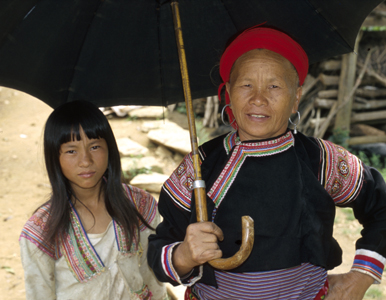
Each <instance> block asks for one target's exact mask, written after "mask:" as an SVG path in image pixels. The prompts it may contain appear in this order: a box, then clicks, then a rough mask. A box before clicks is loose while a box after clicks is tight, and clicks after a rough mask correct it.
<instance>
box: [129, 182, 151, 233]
mask: <svg viewBox="0 0 386 300" xmlns="http://www.w3.org/2000/svg"><path fill="white" fill-rule="evenodd" d="M123 187H124V189H125V191H126V193H127V196H128V197H129V199H130V200H131V201H132V202H133V204H134V205H135V207H136V208H137V210H138V212H139V213H140V214H141V215H142V217H143V218H144V219H145V220H146V222H148V223H149V224H150V223H151V222H152V221H153V219H154V218H155V215H156V213H157V202H156V201H155V199H154V198H153V196H152V195H150V194H149V193H148V192H146V191H144V190H141V189H140V188H137V187H135V186H131V185H130V186H128V185H126V184H124V185H123ZM145 229H146V226H145V225H144V224H143V223H142V222H141V221H139V230H140V231H144V230H145Z"/></svg>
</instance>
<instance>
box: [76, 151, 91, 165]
mask: <svg viewBox="0 0 386 300" xmlns="http://www.w3.org/2000/svg"><path fill="white" fill-rule="evenodd" d="M91 164H92V158H91V154H90V153H89V152H87V151H86V152H84V153H82V155H81V157H80V160H79V166H80V167H84V168H87V167H88V166H89V165H91Z"/></svg>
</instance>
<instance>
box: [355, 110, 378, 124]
mask: <svg viewBox="0 0 386 300" xmlns="http://www.w3.org/2000/svg"><path fill="white" fill-rule="evenodd" d="M368 121H384V122H386V110H381V111H373V112H366V113H354V114H353V115H352V117H351V123H361V122H368Z"/></svg>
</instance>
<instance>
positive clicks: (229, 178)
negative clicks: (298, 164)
mask: <svg viewBox="0 0 386 300" xmlns="http://www.w3.org/2000/svg"><path fill="white" fill-rule="evenodd" d="M235 145H236V146H235ZM293 146H294V137H293V135H292V132H290V131H289V132H288V133H287V134H285V135H284V136H281V137H279V138H277V139H274V140H269V141H262V142H255V143H240V142H237V135H236V133H232V134H229V135H228V136H227V137H226V138H225V140H224V147H225V150H226V151H231V149H232V148H234V150H233V152H232V154H231V157H230V159H229V160H228V162H227V164H226V165H225V167H224V169H223V170H222V171H221V174H220V176H219V177H218V178H217V180H216V181H215V183H214V184H213V186H212V187H211V189H210V190H209V192H208V196H209V197H210V198H211V199H212V200H213V202H214V204H215V206H216V207H219V205H220V204H221V201H222V200H223V199H224V197H225V195H226V193H227V192H228V190H229V188H230V187H231V185H232V183H233V182H234V180H235V178H236V176H237V174H238V172H239V170H240V168H241V166H242V165H243V163H244V161H245V159H246V158H247V157H252V156H253V157H263V156H271V155H275V154H277V153H281V152H284V151H286V150H288V149H289V148H291V147H293Z"/></svg>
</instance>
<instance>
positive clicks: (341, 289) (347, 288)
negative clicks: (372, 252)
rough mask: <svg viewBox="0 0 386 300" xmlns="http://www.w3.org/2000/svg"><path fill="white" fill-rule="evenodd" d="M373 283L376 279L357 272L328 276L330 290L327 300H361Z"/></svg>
mask: <svg viewBox="0 0 386 300" xmlns="http://www.w3.org/2000/svg"><path fill="white" fill-rule="evenodd" d="M373 283H374V278H372V277H371V276H369V275H366V274H363V273H360V272H356V271H350V272H348V273H345V274H337V275H328V284H329V290H328V294H327V297H326V299H325V300H361V299H363V297H364V295H365V293H366V291H367V289H368V288H369V287H370V285H371V284H373Z"/></svg>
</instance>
